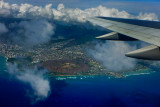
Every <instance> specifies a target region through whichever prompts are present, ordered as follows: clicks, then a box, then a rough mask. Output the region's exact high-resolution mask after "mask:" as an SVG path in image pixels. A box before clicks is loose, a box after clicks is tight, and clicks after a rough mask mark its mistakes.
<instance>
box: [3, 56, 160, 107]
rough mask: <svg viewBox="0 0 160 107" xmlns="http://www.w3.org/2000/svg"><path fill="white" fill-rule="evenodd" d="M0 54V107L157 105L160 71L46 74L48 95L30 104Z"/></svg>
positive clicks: (159, 94)
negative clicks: (121, 75) (122, 74)
mask: <svg viewBox="0 0 160 107" xmlns="http://www.w3.org/2000/svg"><path fill="white" fill-rule="evenodd" d="M4 60H5V59H4V58H3V57H0V71H1V73H0V107H28V106H33V107H160V83H159V82H160V72H155V73H152V74H147V75H136V76H129V77H126V78H119V79H118V78H108V77H107V76H77V77H69V78H68V77H55V76H53V77H48V78H49V80H50V85H51V94H50V95H49V96H48V98H46V99H45V100H42V101H38V102H37V103H34V104H33V103H31V99H30V98H29V97H28V96H26V90H31V88H30V86H29V85H28V84H24V83H22V82H20V81H18V80H16V79H14V78H11V77H10V75H8V74H7V73H6V72H5V69H6V68H5V61H4Z"/></svg>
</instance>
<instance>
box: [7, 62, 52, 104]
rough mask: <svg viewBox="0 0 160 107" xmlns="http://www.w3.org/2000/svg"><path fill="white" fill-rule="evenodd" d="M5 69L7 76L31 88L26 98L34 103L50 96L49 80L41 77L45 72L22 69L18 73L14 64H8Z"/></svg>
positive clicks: (35, 69)
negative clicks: (31, 90) (30, 98)
mask: <svg viewBox="0 0 160 107" xmlns="http://www.w3.org/2000/svg"><path fill="white" fill-rule="evenodd" d="M7 68H8V70H7V72H8V73H9V74H11V75H12V76H14V77H15V78H16V79H17V80H19V81H21V82H24V83H28V84H29V85H30V86H31V88H32V89H33V92H30V94H31V95H28V96H30V97H32V98H34V101H39V100H44V99H46V98H47V97H48V95H49V94H50V83H49V80H48V79H46V78H45V77H44V75H43V74H44V72H46V71H40V70H38V69H37V68H36V67H35V68H34V69H24V71H20V70H19V69H18V67H17V64H16V63H14V64H11V63H9V64H8V65H7ZM32 100H33V99H32Z"/></svg>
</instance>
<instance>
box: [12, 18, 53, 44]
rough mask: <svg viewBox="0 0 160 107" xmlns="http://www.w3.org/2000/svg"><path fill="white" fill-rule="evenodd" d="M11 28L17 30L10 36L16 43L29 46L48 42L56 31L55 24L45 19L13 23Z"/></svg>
mask: <svg viewBox="0 0 160 107" xmlns="http://www.w3.org/2000/svg"><path fill="white" fill-rule="evenodd" d="M9 28H10V29H15V28H16V29H15V30H14V31H13V30H12V32H10V34H9V35H10V37H11V38H12V40H13V41H14V42H16V43H17V42H18V43H20V44H22V45H29V46H33V45H36V44H40V43H46V42H48V41H49V40H50V39H51V37H52V36H53V35H54V29H55V27H54V26H53V24H51V23H49V22H48V21H47V20H45V19H43V20H42V19H41V20H35V19H33V20H30V21H21V22H20V23H11V24H10V26H9Z"/></svg>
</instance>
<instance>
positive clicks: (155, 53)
mask: <svg viewBox="0 0 160 107" xmlns="http://www.w3.org/2000/svg"><path fill="white" fill-rule="evenodd" d="M125 55H126V56H127V57H132V58H137V59H146V60H160V47H158V46H155V45H151V46H148V47H145V48H141V49H138V50H135V51H132V52H128V53H126V54H125Z"/></svg>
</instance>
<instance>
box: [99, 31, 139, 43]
mask: <svg viewBox="0 0 160 107" xmlns="http://www.w3.org/2000/svg"><path fill="white" fill-rule="evenodd" d="M96 38H97V39H104V40H118V41H136V40H137V39H134V38H131V37H128V36H125V35H123V34H120V33H117V32H111V33H108V34H105V35H102V36H98V37H96Z"/></svg>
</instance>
